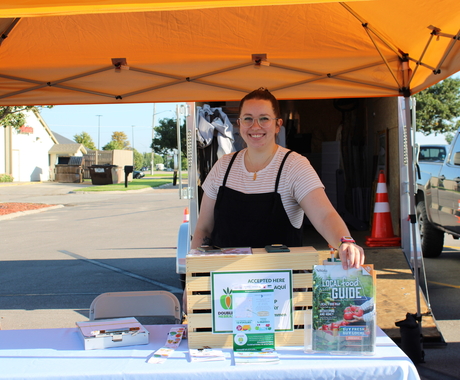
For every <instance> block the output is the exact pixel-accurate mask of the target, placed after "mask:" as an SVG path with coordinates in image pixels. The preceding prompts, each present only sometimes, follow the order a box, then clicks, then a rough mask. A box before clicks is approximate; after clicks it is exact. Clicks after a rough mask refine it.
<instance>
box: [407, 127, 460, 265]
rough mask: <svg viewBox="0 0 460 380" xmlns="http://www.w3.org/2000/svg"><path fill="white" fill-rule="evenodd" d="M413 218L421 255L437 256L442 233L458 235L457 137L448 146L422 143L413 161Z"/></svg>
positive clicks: (459, 180)
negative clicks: (414, 174) (414, 179)
mask: <svg viewBox="0 0 460 380" xmlns="http://www.w3.org/2000/svg"><path fill="white" fill-rule="evenodd" d="M417 175H418V177H417V192H416V205H417V220H418V223H419V228H420V234H421V241H422V252H423V256H424V257H438V256H439V255H440V254H441V253H442V249H443V245H444V233H448V234H451V235H452V236H453V237H454V238H455V239H458V238H459V237H460V138H459V131H457V133H456V135H455V138H454V140H453V142H452V144H451V146H450V147H449V146H445V145H423V146H421V147H420V149H419V154H418V163H417Z"/></svg>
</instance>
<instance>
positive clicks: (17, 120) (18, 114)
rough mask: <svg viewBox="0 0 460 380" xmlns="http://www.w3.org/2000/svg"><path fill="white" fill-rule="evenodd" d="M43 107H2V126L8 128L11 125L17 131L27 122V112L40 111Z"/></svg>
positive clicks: (0, 108)
mask: <svg viewBox="0 0 460 380" xmlns="http://www.w3.org/2000/svg"><path fill="white" fill-rule="evenodd" d="M41 108H42V107H35V106H7V107H0V125H3V126H7V125H11V126H12V127H13V128H15V129H19V128H20V127H22V126H23V125H24V123H25V122H26V115H25V113H26V112H27V111H31V110H37V111H39V110H40V109H41ZM46 108H52V106H46Z"/></svg>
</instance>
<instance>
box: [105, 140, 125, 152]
mask: <svg viewBox="0 0 460 380" xmlns="http://www.w3.org/2000/svg"><path fill="white" fill-rule="evenodd" d="M117 149H119V150H123V145H122V143H120V142H119V141H114V140H111V141H109V142H108V143H107V144H105V145H104V146H103V147H102V150H117Z"/></svg>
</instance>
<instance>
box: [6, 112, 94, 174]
mask: <svg viewBox="0 0 460 380" xmlns="http://www.w3.org/2000/svg"><path fill="white" fill-rule="evenodd" d="M25 116H26V122H25V124H24V125H23V126H22V127H21V128H19V129H15V128H13V127H11V126H4V127H3V131H2V132H3V133H0V174H1V173H4V174H9V175H11V176H12V177H13V181H14V182H36V181H38V182H40V181H54V180H55V167H56V165H57V164H68V163H69V160H70V158H71V157H82V156H83V155H84V154H86V153H87V151H86V148H85V147H84V146H83V145H82V144H79V143H75V142H73V141H72V140H69V139H66V138H65V137H63V136H61V135H58V134H56V135H58V137H59V139H60V140H61V141H63V143H62V144H61V143H60V141H59V140H58V138H57V137H56V135H55V134H53V132H52V131H51V130H50V129H49V127H48V126H47V124H46V122H45V121H44V120H43V119H42V117H41V115H40V113H39V112H38V111H36V110H32V111H28V112H26V113H25ZM64 139H65V140H64ZM66 140H67V141H66Z"/></svg>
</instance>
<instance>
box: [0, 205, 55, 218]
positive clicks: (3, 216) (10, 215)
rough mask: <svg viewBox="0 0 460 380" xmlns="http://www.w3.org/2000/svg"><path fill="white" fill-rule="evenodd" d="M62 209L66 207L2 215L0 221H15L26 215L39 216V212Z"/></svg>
mask: <svg viewBox="0 0 460 380" xmlns="http://www.w3.org/2000/svg"><path fill="white" fill-rule="evenodd" d="M62 207H64V205H55V206H50V207H43V208H39V209H37V210H29V211H18V212H13V213H11V214H7V215H0V221H2V220H10V219H14V218H17V217H19V216H25V215H30V214H38V213H39V212H43V211H46V210H54V209H57V208H62Z"/></svg>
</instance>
